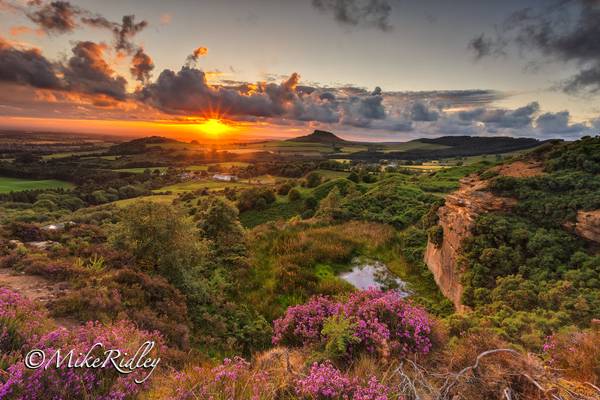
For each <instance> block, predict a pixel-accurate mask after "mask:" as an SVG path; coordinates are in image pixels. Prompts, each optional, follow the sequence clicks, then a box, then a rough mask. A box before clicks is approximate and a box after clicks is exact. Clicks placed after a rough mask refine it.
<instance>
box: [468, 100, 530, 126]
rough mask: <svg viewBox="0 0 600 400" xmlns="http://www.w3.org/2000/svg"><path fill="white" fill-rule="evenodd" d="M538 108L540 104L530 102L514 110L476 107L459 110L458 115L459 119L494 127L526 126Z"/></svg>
mask: <svg viewBox="0 0 600 400" xmlns="http://www.w3.org/2000/svg"><path fill="white" fill-rule="evenodd" d="M539 110H540V105H539V104H538V103H537V102H532V103H529V104H528V105H526V106H524V107H519V108H517V109H515V110H507V109H486V108H476V109H473V110H469V111H462V112H459V113H458V116H459V119H460V120H461V121H479V122H483V123H485V124H489V125H492V126H494V127H496V128H526V127H529V126H530V125H531V123H532V122H533V118H534V115H535V114H536V113H537V112H538V111H539Z"/></svg>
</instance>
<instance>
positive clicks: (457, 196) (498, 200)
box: [425, 161, 542, 311]
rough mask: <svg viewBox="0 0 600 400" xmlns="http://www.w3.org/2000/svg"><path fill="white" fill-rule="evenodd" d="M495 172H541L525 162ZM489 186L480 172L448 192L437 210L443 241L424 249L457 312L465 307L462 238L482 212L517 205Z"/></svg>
mask: <svg viewBox="0 0 600 400" xmlns="http://www.w3.org/2000/svg"><path fill="white" fill-rule="evenodd" d="M495 171H496V172H498V173H499V174H501V175H506V176H514V177H527V176H534V175H537V174H540V173H542V169H541V166H540V165H539V164H537V163H530V162H524V161H516V162H513V163H511V164H506V165H502V166H499V167H496V168H495ZM487 185H488V182H487V181H485V180H481V179H479V177H478V176H477V175H470V176H467V177H465V178H463V179H462V180H461V185H460V188H459V190H457V191H456V192H454V193H452V194H450V195H448V196H447V197H446V202H445V205H444V206H443V207H440V209H439V210H438V217H439V225H440V226H441V227H442V229H443V232H444V234H443V240H442V243H441V244H440V245H439V246H436V245H435V244H434V243H432V242H431V241H430V242H428V243H427V249H426V250H425V263H426V264H427V266H428V268H429V270H430V271H431V272H432V273H433V276H434V278H435V282H436V283H437V285H438V287H439V288H440V291H441V292H442V294H443V295H444V296H446V297H447V298H448V299H449V300H451V301H452V302H453V303H454V306H455V308H456V309H457V310H458V311H462V310H464V306H463V305H462V303H461V296H462V291H463V288H462V285H461V283H460V281H461V273H462V271H461V267H460V265H459V260H458V258H459V255H460V250H461V245H462V242H463V240H464V239H466V238H467V237H469V235H470V234H471V228H472V227H473V225H474V223H475V219H476V217H477V216H478V215H479V214H481V213H484V212H490V211H499V210H503V209H507V208H509V207H511V206H512V205H514V204H515V200H514V199H510V198H504V197H498V196H494V195H493V194H492V193H490V192H488V191H486V188H487Z"/></svg>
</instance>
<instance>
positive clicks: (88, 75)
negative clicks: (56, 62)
mask: <svg viewBox="0 0 600 400" xmlns="http://www.w3.org/2000/svg"><path fill="white" fill-rule="evenodd" d="M104 50H106V46H103V45H100V44H97V43H94V42H87V41H86V42H78V43H76V44H75V47H73V50H72V51H73V56H72V57H71V58H70V59H69V60H68V62H67V65H66V66H65V67H64V71H63V73H64V79H65V81H66V82H67V84H68V87H69V89H70V90H72V91H76V92H82V93H89V94H103V95H106V96H109V97H113V98H115V99H117V100H125V98H126V97H127V93H126V86H127V81H126V80H125V78H123V77H121V76H116V75H115V73H114V71H113V70H112V69H111V68H110V66H109V65H108V63H107V62H106V61H105V60H104V56H103V55H104Z"/></svg>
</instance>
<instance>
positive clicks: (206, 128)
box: [198, 118, 234, 137]
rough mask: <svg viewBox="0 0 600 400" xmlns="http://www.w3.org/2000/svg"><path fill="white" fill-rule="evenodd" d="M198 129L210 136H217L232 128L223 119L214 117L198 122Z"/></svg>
mask: <svg viewBox="0 0 600 400" xmlns="http://www.w3.org/2000/svg"><path fill="white" fill-rule="evenodd" d="M198 129H200V131H202V132H203V133H205V134H207V135H209V136H212V137H218V136H220V135H222V134H224V133H228V132H231V131H233V130H234V128H233V127H232V126H229V125H227V124H226V123H224V122H223V121H221V120H219V119H214V118H211V119H208V120H206V122H203V123H201V124H199V125H198Z"/></svg>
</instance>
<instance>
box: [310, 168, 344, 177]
mask: <svg viewBox="0 0 600 400" xmlns="http://www.w3.org/2000/svg"><path fill="white" fill-rule="evenodd" d="M315 172H316V173H318V174H319V175H321V177H322V178H323V179H338V178H347V177H348V175H349V173H348V172H345V171H331V170H328V169H317V170H315Z"/></svg>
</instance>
